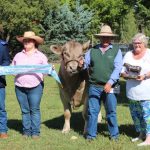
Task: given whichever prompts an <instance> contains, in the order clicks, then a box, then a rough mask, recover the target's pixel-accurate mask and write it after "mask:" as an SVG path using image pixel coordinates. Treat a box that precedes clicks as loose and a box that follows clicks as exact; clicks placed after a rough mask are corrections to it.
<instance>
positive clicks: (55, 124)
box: [43, 112, 84, 134]
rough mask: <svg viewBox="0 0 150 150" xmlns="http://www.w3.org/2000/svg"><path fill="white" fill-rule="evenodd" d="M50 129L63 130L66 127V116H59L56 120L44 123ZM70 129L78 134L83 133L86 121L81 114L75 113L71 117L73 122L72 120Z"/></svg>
mask: <svg viewBox="0 0 150 150" xmlns="http://www.w3.org/2000/svg"><path fill="white" fill-rule="evenodd" d="M43 124H45V125H46V126H47V127H48V128H52V129H58V130H60V131H61V130H62V129H63V125H64V116H63V115H61V116H58V117H56V118H52V119H51V120H47V121H45V122H43ZM70 127H71V129H73V130H74V131H75V132H78V133H79V134H82V133H83V128H84V119H83V117H82V113H81V112H74V113H72V115H71V120H70Z"/></svg>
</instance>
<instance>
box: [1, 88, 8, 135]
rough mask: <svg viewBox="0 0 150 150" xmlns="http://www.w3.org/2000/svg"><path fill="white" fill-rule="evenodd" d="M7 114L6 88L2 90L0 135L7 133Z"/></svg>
mask: <svg viewBox="0 0 150 150" xmlns="http://www.w3.org/2000/svg"><path fill="white" fill-rule="evenodd" d="M7 130H8V128H7V113H6V110H5V88H0V133H7Z"/></svg>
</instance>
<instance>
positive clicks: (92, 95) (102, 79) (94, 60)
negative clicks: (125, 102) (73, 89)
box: [85, 25, 122, 140]
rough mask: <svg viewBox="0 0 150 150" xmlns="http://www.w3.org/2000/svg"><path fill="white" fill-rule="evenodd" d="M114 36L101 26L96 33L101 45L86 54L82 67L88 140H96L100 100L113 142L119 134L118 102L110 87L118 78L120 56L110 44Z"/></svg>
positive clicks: (115, 47) (105, 27)
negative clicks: (85, 80) (85, 71)
mask: <svg viewBox="0 0 150 150" xmlns="http://www.w3.org/2000/svg"><path fill="white" fill-rule="evenodd" d="M116 36H117V35H116V34H114V33H113V32H112V30H111V28H110V26H108V25H104V26H102V28H101V31H100V33H99V34H95V37H96V38H99V39H100V41H101V43H100V44H98V45H96V46H94V47H92V48H91V49H90V50H89V51H88V52H87V53H86V54H85V67H86V68H88V70H89V90H88V94H89V98H88V110H87V111H88V123H87V134H86V136H85V137H86V139H89V140H93V139H95V138H96V133H97V119H98V114H99V111H100V106H101V101H102V100H103V102H104V106H105V109H106V118H107V122H108V130H109V133H110V137H111V139H115V140H116V139H117V138H118V135H119V130H118V123H117V117H116V106H117V100H116V97H115V94H114V89H113V87H114V85H115V84H116V83H117V81H118V79H119V74H120V71H121V68H122V53H121V51H120V49H119V48H118V46H116V45H113V44H111V39H113V38H114V37H116Z"/></svg>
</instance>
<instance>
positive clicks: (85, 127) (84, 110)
mask: <svg viewBox="0 0 150 150" xmlns="http://www.w3.org/2000/svg"><path fill="white" fill-rule="evenodd" d="M87 104H88V103H87V98H86V99H85V101H84V105H83V112H82V116H83V118H84V130H83V135H86V133H87V119H88V117H87V108H88V105H87Z"/></svg>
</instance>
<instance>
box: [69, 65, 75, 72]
mask: <svg viewBox="0 0 150 150" xmlns="http://www.w3.org/2000/svg"><path fill="white" fill-rule="evenodd" d="M69 68H70V70H71V71H72V72H76V70H77V67H76V66H69Z"/></svg>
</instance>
